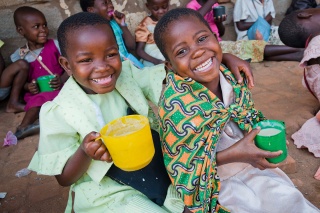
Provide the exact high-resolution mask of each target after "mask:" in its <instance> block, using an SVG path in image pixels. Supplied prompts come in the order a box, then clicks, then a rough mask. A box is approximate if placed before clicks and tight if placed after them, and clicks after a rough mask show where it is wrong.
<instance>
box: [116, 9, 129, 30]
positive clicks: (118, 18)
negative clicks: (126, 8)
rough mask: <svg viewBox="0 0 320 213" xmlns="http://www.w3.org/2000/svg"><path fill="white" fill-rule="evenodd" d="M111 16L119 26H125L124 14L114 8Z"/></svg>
mask: <svg viewBox="0 0 320 213" xmlns="http://www.w3.org/2000/svg"><path fill="white" fill-rule="evenodd" d="M113 18H114V20H116V22H117V23H118V24H119V25H120V26H127V25H126V16H125V15H124V14H123V13H120V12H119V11H117V10H115V11H114V13H113Z"/></svg>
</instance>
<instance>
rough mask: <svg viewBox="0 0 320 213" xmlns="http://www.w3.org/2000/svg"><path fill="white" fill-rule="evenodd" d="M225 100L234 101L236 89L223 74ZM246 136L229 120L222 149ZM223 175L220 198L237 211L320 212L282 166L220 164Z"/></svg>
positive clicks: (236, 212) (222, 86) (222, 140)
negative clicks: (268, 167)
mask: <svg viewBox="0 0 320 213" xmlns="http://www.w3.org/2000/svg"><path fill="white" fill-rule="evenodd" d="M220 84H221V89H222V92H223V101H224V104H225V105H226V106H229V105H230V103H232V102H233V99H234V95H233V89H232V86H231V85H230V84H228V83H227V82H226V80H225V79H224V77H223V76H222V75H220ZM242 137H243V133H242V131H241V130H240V129H239V128H238V126H237V125H236V124H235V123H233V122H229V123H227V125H226V127H225V129H224V132H223V134H222V135H221V137H220V140H219V142H218V149H217V150H218V152H219V151H221V150H224V149H226V148H228V147H230V146H231V145H233V144H234V143H236V142H237V141H239V140H240V139H241V138H242ZM217 171H218V175H219V176H220V179H221V190H220V194H219V202H220V204H221V205H223V206H225V207H226V208H228V209H229V210H230V211H231V212H235V213H253V212H259V213H301V212H304V213H313V212H320V211H319V209H317V208H316V207H315V206H313V205H312V204H311V203H310V202H309V201H308V200H306V199H305V198H304V197H303V195H302V194H301V192H300V191H299V190H298V189H296V188H295V186H294V185H293V183H292V182H291V180H290V179H289V178H288V176H287V175H286V174H285V173H284V172H283V171H282V170H280V169H279V168H276V169H266V170H259V169H257V168H254V167H252V166H251V165H250V164H247V163H237V162H236V163H230V164H225V165H222V166H218V170H217Z"/></svg>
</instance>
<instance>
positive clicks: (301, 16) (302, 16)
mask: <svg viewBox="0 0 320 213" xmlns="http://www.w3.org/2000/svg"><path fill="white" fill-rule="evenodd" d="M311 16H312V14H311V13H308V12H305V11H303V12H301V13H298V15H297V17H298V18H299V19H308V18H310V17H311Z"/></svg>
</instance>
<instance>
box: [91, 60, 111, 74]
mask: <svg viewBox="0 0 320 213" xmlns="http://www.w3.org/2000/svg"><path fill="white" fill-rule="evenodd" d="M94 67H95V70H96V71H99V72H101V71H105V70H106V69H108V68H109V65H108V64H107V63H106V62H105V61H103V60H101V61H96V62H95V66H94Z"/></svg>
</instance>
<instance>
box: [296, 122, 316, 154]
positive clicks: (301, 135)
mask: <svg viewBox="0 0 320 213" xmlns="http://www.w3.org/2000/svg"><path fill="white" fill-rule="evenodd" d="M291 138H292V139H293V141H294V144H295V145H296V146H297V148H307V149H308V150H309V152H311V153H313V154H314V156H315V157H320V122H319V121H318V120H317V119H316V117H313V118H310V119H309V120H307V121H306V122H305V123H304V124H303V125H302V127H301V129H299V130H298V131H297V132H295V133H294V134H293V135H292V136H291Z"/></svg>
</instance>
